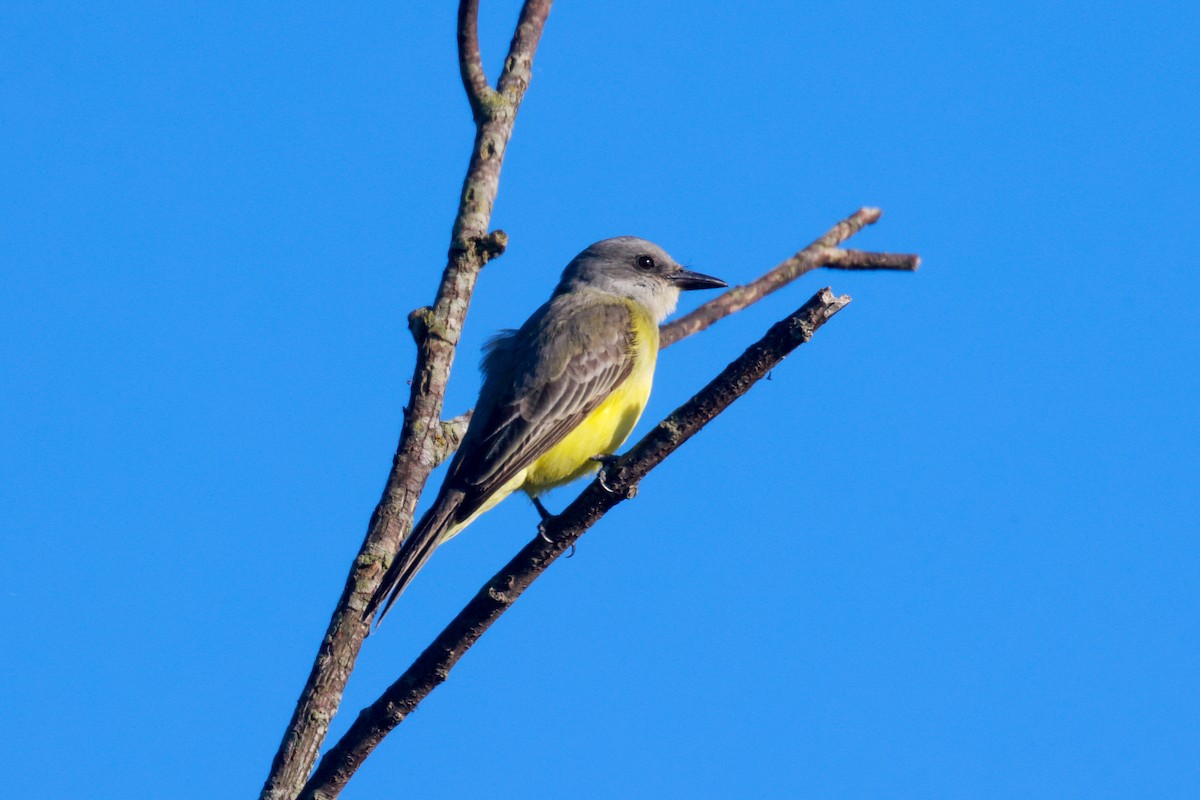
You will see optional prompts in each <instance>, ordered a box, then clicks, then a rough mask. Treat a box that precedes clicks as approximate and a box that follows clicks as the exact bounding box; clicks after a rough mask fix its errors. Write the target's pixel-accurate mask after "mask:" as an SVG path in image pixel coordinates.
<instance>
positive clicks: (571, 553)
mask: <svg viewBox="0 0 1200 800" xmlns="http://www.w3.org/2000/svg"><path fill="white" fill-rule="evenodd" d="M574 555H575V543H574V542H571V552H569V553H567V558H571V557H573V556H574Z"/></svg>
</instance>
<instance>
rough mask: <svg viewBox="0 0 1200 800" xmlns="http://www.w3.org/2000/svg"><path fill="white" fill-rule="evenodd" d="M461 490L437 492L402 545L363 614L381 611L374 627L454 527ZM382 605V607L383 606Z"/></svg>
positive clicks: (367, 615) (460, 501)
mask: <svg viewBox="0 0 1200 800" xmlns="http://www.w3.org/2000/svg"><path fill="white" fill-rule="evenodd" d="M462 497H463V495H462V492H460V491H455V490H449V491H443V492H440V493H439V494H438V498H437V501H436V502H434V504H433V507H432V508H430V509H429V510H428V511H426V512H425V515H424V516H422V517H421V519H420V520H419V521H418V522H417V524H416V527H414V528H413V529H412V533H410V534H409V535H408V537H407V538H406V539H405V540H404V541H403V542H402V543H401V544H400V551H399V552H398V553H396V558H395V560H394V561H392V565H391V566H390V567H388V571H387V573H386V574H385V575H384V576H383V582H382V583H380V584H379V588H378V589H377V590H375V594H374V595H373V596H372V597H371V602H369V603H367V609H366V611H365V613H364V615H365V616H366V617H367V618H370V616H371V615H372V614H373V613H375V609H377V608H378V609H380V610H379V615H378V616H377V617H375V627H376V628H378V627H379V625H380V623H382V622H383V618H384V617H385V616H387V612H388V609H390V608H391V607H392V604H393V603H395V602H396V598H398V597H399V596H400V595H401V593H403V592H404V590H405V589H406V588H408V584H410V583H412V579H413V578H415V577H416V575H417V573H418V572H420V571H421V567H423V566H425V562H426V561H428V560H429V557H430V556H431V555H433V551H434V550H436V549H437V546H438V545H439V544H441V543H442V540H443V539H444V538H445V536H446V533H447V532H448V531H449V530H450V529H451V528H452V527H454V524H455V522H457V520H456V519H455V512H456V511H457V510H458V508H459V505H460V504H461V503H462ZM380 606H382V608H380Z"/></svg>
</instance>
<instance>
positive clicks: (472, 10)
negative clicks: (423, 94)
mask: <svg viewBox="0 0 1200 800" xmlns="http://www.w3.org/2000/svg"><path fill="white" fill-rule="evenodd" d="M458 71H459V73H461V74H462V82H463V89H465V90H466V92H467V101H468V102H470V104H471V113H472V114H473V115H474V116H475V121H476V122H479V121H480V119H482V117H483V113H484V111H483V109H484V107H485V106H486V105H487V101H488V95H489V94H490V93H491V92H493V91H494V90H493V89H492V87H491V86H489V85H488V80H487V73H485V72H484V70H483V58H482V56H480V54H479V0H463V1H462V2H461V3H459V4H458Z"/></svg>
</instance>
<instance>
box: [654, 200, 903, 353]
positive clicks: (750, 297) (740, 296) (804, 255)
mask: <svg viewBox="0 0 1200 800" xmlns="http://www.w3.org/2000/svg"><path fill="white" fill-rule="evenodd" d="M882 214H883V212H882V211H880V210H879V209H878V208H860V209H859V210H858V211H856V212H854V213H853V214H851V215H850V216H849V217H847V218H846V219H844V220H842V221H841V222H839V223H838V224H837V225H834V226H833V227H832V228H830V229H829V230H828V231H827V232H826V233H825V235H824V236H822V237H821V238H819V239H817V240H816V241H815V242H813V243H812V244H810V245H809V246H808V247H806V248H804V249H803V250H801V251H800V252H798V253H796V254H795V255H794V256H792V257H791V258H789V259H787V260H786V261H784V262H782V263H781V264H779V265H778V266H776V267H775V268H774V269H772V270H770V271H769V272H767V273H765V274H763V275H761V276H759V277H758V278H755V279H754V280H753V281H751V282H750V283H747V284H745V285H744V286H735V287H733V288H732V289H730V290H729V291H727V292H724V293H723V294H720V295H718V296H717V297H715V298H713V299H712V300H709V301H708V302H707V303H705V304H704V305H702V306H700V307H699V308H697V309H696V310H695V311H692V312H691V313H690V314H685V315H683V316H682V317H679V318H678V319H676V320H673V321H671V322H668V323H667V324H665V325H663V326H662V327H661V328H659V347H660V348H666V347H670V346H671V345H673V344H675V343H676V342H678V341H679V340H680V339H685V338H687V337H688V336H691V335H692V334H693V333H699V332H700V331H702V330H704V329H705V328H707V327H709V326H710V325H712V324H713V323H714V322H716V321H717V320H720V319H724V318H725V317H727V316H729V315H730V314H733V313H735V312H738V311H741V310H742V309H743V308H745V307H746V306H748V305H751V304H752V303H757V302H758V301H759V300H761V299H763V298H764V297H766V296H767V295H769V294H771V292H774V291H776V290H778V289H781V288H783V287H784V286H787V285H788V284H789V283H791V282H792V281H794V280H796V278H799V277H800V276H801V275H803V274H805V273H806V272H811V271H812V270H814V269H816V268H817V267H822V266H825V267H832V268H834V269H899V270H907V271H912V270H915V269H916V268H917V267H918V266H919V265H920V263H921V260H920V259H919V258H918V257H917V256H910V255H893V254H891V253H862V252H861V251H856V250H837V249H835V248H837V246H838V245H839V244H841V243H842V242H844V241H846V240H847V239H849V238H850V237H851V236H853V235H854V234H856V233H858V232H859V231H861V230H862V229H863V228H864V227H866V226H867V225H873V224H874V223H876V222H878V221H879V217H880V216H882ZM851 253H858V254H860V255H861V258H859V259H858V260H856V259H855V257H852V256H851V255H850V254H851Z"/></svg>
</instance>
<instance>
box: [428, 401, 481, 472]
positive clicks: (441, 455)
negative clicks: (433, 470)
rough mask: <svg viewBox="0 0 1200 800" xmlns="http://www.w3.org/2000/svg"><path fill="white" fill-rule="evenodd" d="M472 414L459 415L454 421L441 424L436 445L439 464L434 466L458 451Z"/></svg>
mask: <svg viewBox="0 0 1200 800" xmlns="http://www.w3.org/2000/svg"><path fill="white" fill-rule="evenodd" d="M471 413H472V412H470V411H468V412H467V413H465V414H459V415H458V416H457V417H455V418H454V419H448V420H446V421H444V422H442V423H441V431H440V432H439V433H438V437H437V441H436V443H435V444H436V447H437V455H436V458H437V463H436V464H434V466H437V464H440V463H442V462H443V461H445V460H446V459H447V458H449V457H450V455H451V454H452V453H454V451H455V450H457V449H458V445H459V442H461V441H462V437H463V434H464V433H466V432H467V425H469V424H470V423H471Z"/></svg>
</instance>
